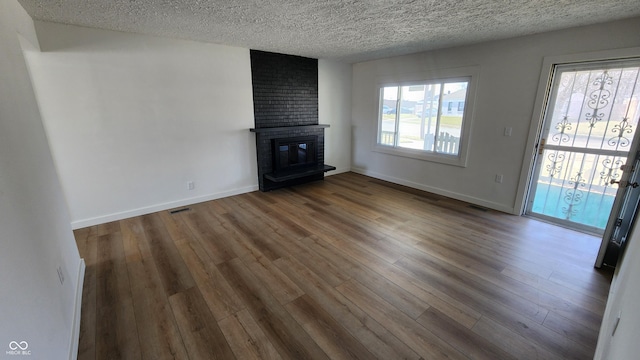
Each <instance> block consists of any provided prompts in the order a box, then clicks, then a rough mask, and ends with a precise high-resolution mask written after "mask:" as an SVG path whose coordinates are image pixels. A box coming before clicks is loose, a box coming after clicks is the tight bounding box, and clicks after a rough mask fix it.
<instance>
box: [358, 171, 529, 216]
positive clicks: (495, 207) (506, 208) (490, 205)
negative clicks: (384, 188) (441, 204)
mask: <svg viewBox="0 0 640 360" xmlns="http://www.w3.org/2000/svg"><path fill="white" fill-rule="evenodd" d="M351 171H353V172H354V173H358V174H362V175H366V176H371V177H373V178H376V179H380V180H384V181H389V182H392V183H394V184H399V185H404V186H408V187H410V188H414V189H418V190H424V191H428V192H430V193H434V194H438V195H442V196H446V197H448V198H452V199H456V200H460V201H464V202H467V203H470V204H474V205H479V206H482V207H486V208H489V209H493V210H498V211H501V212H505V213H508V214H516V215H517V213H516V211H515V209H514V208H513V206H511V207H510V206H505V205H503V204H500V203H496V202H492V201H487V200H484V199H479V198H476V197H473V196H467V195H464V194H459V193H456V192H452V191H449V190H444V189H440V188H437V187H433V186H429V185H425V184H419V183H416V182H413V181H409V180H405V179H400V178H397V177H393V176H387V175H384V174H380V173H377V172H374V171H369V170H366V169H361V168H351Z"/></svg>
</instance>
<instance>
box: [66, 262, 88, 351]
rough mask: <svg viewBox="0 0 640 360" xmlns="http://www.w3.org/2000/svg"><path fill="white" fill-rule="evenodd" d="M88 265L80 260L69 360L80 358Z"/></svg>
mask: <svg viewBox="0 0 640 360" xmlns="http://www.w3.org/2000/svg"><path fill="white" fill-rule="evenodd" d="M85 269H86V265H85V263H84V259H80V265H79V266H78V278H77V279H76V297H75V302H74V304H73V309H74V312H73V323H72V324H71V341H70V342H69V360H76V359H77V358H78V346H79V344H80V317H81V316H82V289H83V288H84V271H85Z"/></svg>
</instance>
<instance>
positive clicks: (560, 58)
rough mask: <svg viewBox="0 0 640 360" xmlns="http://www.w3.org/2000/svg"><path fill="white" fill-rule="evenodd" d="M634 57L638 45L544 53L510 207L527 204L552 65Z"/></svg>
mask: <svg viewBox="0 0 640 360" xmlns="http://www.w3.org/2000/svg"><path fill="white" fill-rule="evenodd" d="M636 57H640V47H634V48H624V49H614V50H604V51H596V52H588V53H578V54H571V55H556V56H545V57H544V59H543V62H542V68H541V71H540V79H539V81H538V92H537V94H536V100H535V102H534V104H533V115H532V117H531V123H530V125H529V135H528V136H527V145H526V147H525V151H526V152H525V155H524V159H523V161H522V169H521V170H520V180H519V182H518V189H517V190H516V201H515V204H514V207H513V210H514V213H515V214H516V215H523V214H524V211H525V208H526V204H527V196H528V188H529V183H530V182H531V178H532V176H533V174H534V169H535V162H536V159H537V153H538V142H539V141H540V135H541V130H542V125H543V121H544V112H545V109H546V108H547V103H548V102H549V95H550V91H549V90H551V76H552V75H553V71H554V69H555V66H556V65H560V64H566V63H579V62H591V61H606V60H612V59H629V58H636Z"/></svg>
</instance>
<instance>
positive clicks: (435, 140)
mask: <svg viewBox="0 0 640 360" xmlns="http://www.w3.org/2000/svg"><path fill="white" fill-rule="evenodd" d="M443 96H444V83H440V95H438V116H437V117H436V130H435V133H434V134H433V152H434V153H437V152H438V137H439V136H440V117H441V116H442V97H443Z"/></svg>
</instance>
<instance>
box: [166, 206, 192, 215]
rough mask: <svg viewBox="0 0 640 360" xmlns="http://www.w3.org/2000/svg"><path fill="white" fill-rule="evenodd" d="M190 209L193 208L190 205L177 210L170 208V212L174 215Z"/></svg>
mask: <svg viewBox="0 0 640 360" xmlns="http://www.w3.org/2000/svg"><path fill="white" fill-rule="evenodd" d="M189 210H191V208H188V207H186V208H182V209H175V210H170V211H169V214H172V215H173V214H177V213H181V212H183V211H189Z"/></svg>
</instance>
